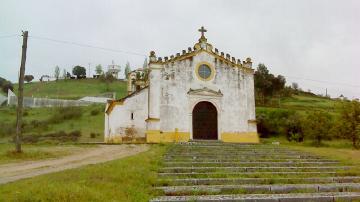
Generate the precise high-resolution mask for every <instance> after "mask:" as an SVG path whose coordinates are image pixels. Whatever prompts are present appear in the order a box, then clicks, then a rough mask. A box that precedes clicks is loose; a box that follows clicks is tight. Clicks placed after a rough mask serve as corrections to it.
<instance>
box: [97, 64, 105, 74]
mask: <svg viewBox="0 0 360 202" xmlns="http://www.w3.org/2000/svg"><path fill="white" fill-rule="evenodd" d="M95 72H96V74H98V75H101V74H102V73H103V70H102V66H101V65H100V64H98V65H96V67H95Z"/></svg>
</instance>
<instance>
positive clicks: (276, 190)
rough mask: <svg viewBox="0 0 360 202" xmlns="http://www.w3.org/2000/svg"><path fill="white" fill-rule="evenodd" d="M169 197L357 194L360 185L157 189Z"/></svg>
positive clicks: (277, 185) (228, 186)
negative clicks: (294, 193)
mask: <svg viewBox="0 0 360 202" xmlns="http://www.w3.org/2000/svg"><path fill="white" fill-rule="evenodd" d="M156 189H157V190H161V191H162V192H163V193H164V194H165V195H167V196H176V195H204V194H206V195H210V194H230V193H231V194H235V193H237V194H244V193H246V194H254V193H273V194H284V193H292V192H297V193H298V192H306V193H312V192H357V191H360V183H340V184H339V183H333V184H276V185H196V186H166V187H157V188H156Z"/></svg>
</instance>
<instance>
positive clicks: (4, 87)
mask: <svg viewBox="0 0 360 202" xmlns="http://www.w3.org/2000/svg"><path fill="white" fill-rule="evenodd" d="M9 89H10V90H11V91H14V86H13V85H12V83H11V82H10V81H6V82H5V83H3V84H2V86H1V90H2V91H3V92H4V93H8V90H9Z"/></svg>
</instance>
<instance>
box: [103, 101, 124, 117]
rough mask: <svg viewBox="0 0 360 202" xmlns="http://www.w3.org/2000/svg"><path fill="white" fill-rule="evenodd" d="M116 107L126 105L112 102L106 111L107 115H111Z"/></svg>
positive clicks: (120, 102)
mask: <svg viewBox="0 0 360 202" xmlns="http://www.w3.org/2000/svg"><path fill="white" fill-rule="evenodd" d="M116 105H124V101H112V102H111V103H110V105H109V107H108V108H107V109H106V113H107V114H108V115H109V114H110V113H111V111H112V110H113V109H114V107H115V106H116Z"/></svg>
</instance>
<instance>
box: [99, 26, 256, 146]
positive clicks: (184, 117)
mask: <svg viewBox="0 0 360 202" xmlns="http://www.w3.org/2000/svg"><path fill="white" fill-rule="evenodd" d="M199 31H200V32H201V37H200V39H199V41H198V43H196V44H195V45H194V47H193V48H190V47H189V48H188V50H183V51H182V52H181V53H177V54H176V55H172V56H170V57H164V58H161V57H156V54H155V52H154V51H152V52H151V53H150V58H149V59H150V61H149V64H148V68H147V69H146V70H144V72H142V73H141V72H137V73H136V75H130V76H129V80H128V96H126V97H124V98H122V99H119V100H115V101H110V102H109V103H108V104H107V106H106V112H105V131H104V133H105V142H110V143H118V142H122V141H123V140H124V138H126V137H129V136H131V137H140V138H141V137H142V138H144V139H146V142H149V143H158V142H182V141H189V140H196V139H209V140H220V141H224V142H241V143H258V142H259V137H258V134H257V130H256V120H255V98H254V96H255V92H254V70H253V69H252V62H251V59H250V58H247V59H246V60H244V61H241V60H240V59H235V58H234V57H231V56H230V55H229V54H224V53H223V52H219V51H218V50H217V49H216V48H213V46H212V45H211V44H210V43H208V42H207V38H206V37H205V35H204V32H206V30H205V29H204V28H203V27H202V28H201V29H199ZM139 75H140V76H139Z"/></svg>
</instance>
